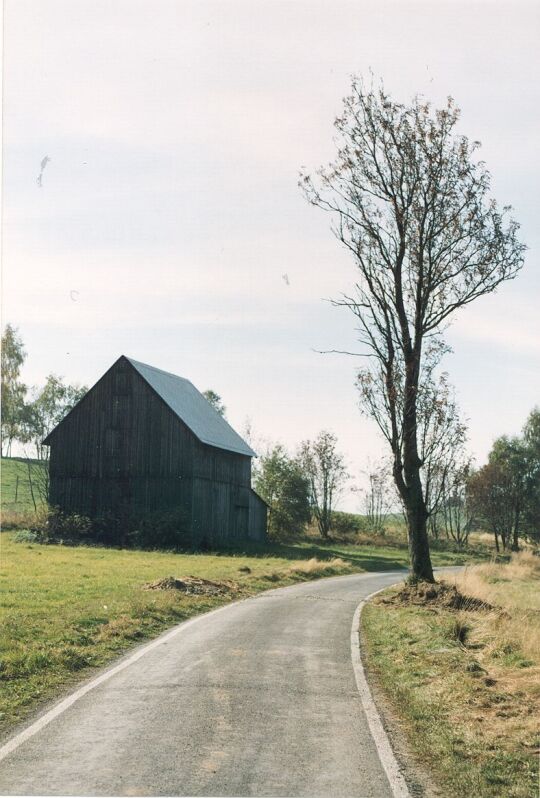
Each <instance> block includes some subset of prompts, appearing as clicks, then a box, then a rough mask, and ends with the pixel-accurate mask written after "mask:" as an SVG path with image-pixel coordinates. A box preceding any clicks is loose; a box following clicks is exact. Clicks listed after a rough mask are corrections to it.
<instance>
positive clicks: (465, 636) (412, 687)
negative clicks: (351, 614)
mask: <svg viewBox="0 0 540 798" xmlns="http://www.w3.org/2000/svg"><path fill="white" fill-rule="evenodd" d="M525 565H526V563H525V564H523V563H522V564H520V566H519V567H520V569H521V573H517V566H516V564H515V563H514V562H512V563H510V565H508V566H506V565H498V566H495V565H490V566H479V567H478V568H473V569H471V570H472V572H473V574H472V576H467V575H465V576H463V577H462V576H461V575H460V576H458V578H457V584H458V588H460V589H463V586H464V585H465V586H466V585H467V584H470V585H471V586H472V585H473V583H474V584H475V586H476V587H475V591H474V594H473V595H476V596H477V597H478V598H482V600H486V599H485V598H484V593H483V591H482V590H481V589H480V582H481V580H483V579H484V578H485V577H488V578H489V579H491V580H493V579H494V578H495V571H497V572H498V575H499V579H500V580H501V581H499V582H497V583H496V584H497V586H498V588H499V590H498V592H497V591H494V590H493V589H492V587H493V584H494V583H493V582H492V583H491V586H490V593H489V597H490V598H491V600H492V601H493V600H495V599H497V598H498V599H499V606H500V607H501V609H495V610H492V611H490V612H486V611H481V612H480V611H478V610H476V611H471V610H460V611H459V612H456V611H452V610H449V609H448V608H445V607H443V606H436V605H433V606H428V605H426V606H417V605H411V604H406V603H397V604H394V603H384V598H385V596H386V595H388V593H392V592H396V591H395V589H394V590H393V591H388V592H387V593H386V594H383V595H382V596H381V597H379V598H377V599H375V600H374V601H372V602H370V603H369V604H368V605H367V606H366V608H365V609H364V612H363V613H362V637H363V643H364V647H365V651H366V657H365V658H366V663H367V669H368V673H370V674H371V675H372V677H373V678H375V681H376V682H377V683H378V684H379V685H380V687H381V688H382V690H383V691H384V692H385V694H386V695H387V697H388V699H389V701H390V704H391V706H392V707H393V710H394V713H395V714H396V716H397V717H398V719H399V720H398V722H399V725H400V727H401V728H402V729H403V730H404V731H405V733H406V736H407V737H408V740H409V744H410V746H411V748H412V750H413V751H414V752H415V753H416V754H417V756H418V759H419V761H420V762H421V763H422V765H423V766H424V767H426V768H428V769H429V770H430V771H431V773H432V775H433V778H434V781H435V783H436V785H437V786H438V787H439V789H440V790H441V791H442V794H443V795H445V796H448V798H458V797H459V798H462V796H463V795H474V796H475V798H500V796H503V795H504V796H505V798H533V796H537V790H538V748H539V747H540V733H539V727H538V716H539V713H540V651H539V650H538V645H537V643H536V642H535V641H537V640H538V636H539V629H538V626H539V618H538V614H537V612H538V610H537V609H536V605H537V604H538V595H539V594H540V591H539V589H538V588H539V587H540V574H539V573H538V572H536V573H534V572H533V570H532V569H531V568H529V569H528V570H527V568H526V567H525ZM511 574H512V576H511V580H512V583H511V584H512V589H510V590H508V591H507V592H506V593H505V592H504V586H505V585H506V586H507V587H508V583H507V582H506V580H507V579H508V580H509V579H510V575H511ZM460 580H463V581H462V582H460ZM514 580H515V582H516V583H517V585H518V587H519V591H520V595H519V600H517V602H516V596H517V591H514V590H513V582H514ZM486 581H488V580H487V579H486ZM467 595H468V594H467ZM527 597H529V599H530V601H529V602H527ZM533 597H534V598H533ZM527 630H528V631H527Z"/></svg>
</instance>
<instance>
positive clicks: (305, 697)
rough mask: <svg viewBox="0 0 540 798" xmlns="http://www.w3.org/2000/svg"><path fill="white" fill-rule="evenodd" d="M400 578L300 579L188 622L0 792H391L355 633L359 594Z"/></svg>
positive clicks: (25, 746) (22, 751)
mask: <svg viewBox="0 0 540 798" xmlns="http://www.w3.org/2000/svg"><path fill="white" fill-rule="evenodd" d="M402 577H403V572H391V573H384V574H358V575H352V576H346V577H339V578H333V579H325V580H320V581H317V582H311V583H304V584H302V585H295V586H294V587H290V588H284V589H281V590H273V591H270V592H267V593H264V594H261V595H259V596H257V597H255V598H252V599H248V600H247V601H243V602H239V603H238V604H235V605H232V606H229V607H227V608H226V609H225V610H222V611H219V612H217V613H215V614H209V615H207V616H205V617H203V618H202V619H200V620H198V621H197V622H195V623H189V622H188V624H186V625H185V627H181V628H180V629H181V630H180V631H179V632H178V633H177V634H176V635H174V636H172V637H171V636H170V635H169V636H168V639H164V640H163V641H162V642H160V643H159V645H157V646H155V647H154V648H153V649H151V650H150V651H148V652H147V653H146V654H144V656H141V657H140V659H138V660H137V661H136V662H133V663H131V664H130V665H128V667H126V668H124V669H123V670H121V671H120V672H117V673H115V674H114V675H113V676H111V678H109V679H108V680H106V681H104V682H103V683H101V684H100V685H98V686H97V687H95V688H94V689H92V690H90V691H89V692H87V693H86V694H85V695H84V696H82V697H81V698H80V699H79V700H77V701H76V702H75V703H74V704H72V705H71V706H70V707H69V708H68V709H67V710H66V711H65V712H63V713H62V714H61V715H59V716H58V717H56V718H55V719H54V720H53V721H52V722H51V723H49V724H48V725H47V726H46V727H45V728H43V729H41V730H40V731H39V732H38V733H37V734H35V735H34V736H32V737H31V738H30V739H28V740H26V741H25V742H23V743H22V744H21V745H20V746H19V747H18V748H17V749H16V750H15V751H13V752H12V753H11V754H9V756H7V757H6V758H5V759H4V760H3V761H2V762H1V763H0V771H1V772H0V791H1V793H2V794H11V795H96V796H101V795H147V796H154V795H169V796H217V795H219V796H304V795H305V796H325V797H326V798H330V797H331V796H356V798H391V796H392V792H391V789H390V785H389V782H388V780H387V777H386V775H385V773H384V770H383V768H382V765H381V763H380V761H379V758H378V755H377V750H376V748H375V744H374V742H373V739H372V737H371V734H370V732H369V728H368V725H367V721H366V718H365V715H364V713H363V710H362V705H361V702H360V699H359V695H358V692H357V688H356V684H355V678H354V672H353V667H352V664H351V648H350V633H351V622H352V618H353V615H354V611H355V608H356V606H357V605H358V603H359V602H360V601H361V600H362V598H364V597H365V596H367V595H368V594H370V593H372V592H373V591H375V590H378V589H379V588H382V587H385V586H386V585H390V584H392V583H393V582H396V581H398V580H399V579H400V578H402Z"/></svg>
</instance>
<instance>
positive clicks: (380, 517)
mask: <svg viewBox="0 0 540 798" xmlns="http://www.w3.org/2000/svg"><path fill="white" fill-rule="evenodd" d="M391 473H392V472H391V468H390V467H389V465H388V463H387V462H385V461H382V462H380V463H378V464H376V465H374V466H372V467H371V468H369V469H368V472H367V477H368V483H369V487H368V488H367V489H366V490H364V491H362V493H363V499H364V514H365V517H366V519H367V523H368V526H369V530H370V532H373V533H374V534H375V535H384V534H385V531H386V521H387V519H388V515H389V513H390V510H391V509H392V505H393V504H394V503H395V501H396V498H397V497H396V494H395V490H394V489H393V488H392V485H391Z"/></svg>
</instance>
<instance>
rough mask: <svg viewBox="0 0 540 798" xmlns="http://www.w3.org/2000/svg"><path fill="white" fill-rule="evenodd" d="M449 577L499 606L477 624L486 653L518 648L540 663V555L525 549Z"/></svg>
mask: <svg viewBox="0 0 540 798" xmlns="http://www.w3.org/2000/svg"><path fill="white" fill-rule="evenodd" d="M446 580H447V581H449V582H452V583H453V584H454V585H455V586H456V587H457V588H458V589H459V590H460V592H461V593H464V594H465V595H467V596H472V597H474V598H477V599H480V600H482V601H485V602H487V603H489V604H491V605H493V606H495V607H498V608H500V609H498V610H496V611H494V612H492V613H490V614H489V615H488V616H486V617H485V618H484V619H483V620H482V621H478V622H477V624H476V625H475V628H476V631H477V635H478V636H480V637H483V641H484V646H485V651H486V653H487V654H490V655H493V654H495V655H496V652H498V651H500V652H506V653H510V652H511V651H518V650H519V651H521V652H522V654H523V655H524V656H525V657H526V658H527V659H531V660H533V661H535V662H537V663H538V664H539V665H540V557H538V556H536V555H535V554H533V552H531V551H522V552H519V553H517V554H513V555H512V558H511V560H510V562H509V563H507V564H500V563H487V564H485V565H474V566H471V567H469V568H466V569H465V570H464V571H463V572H462V573H459V574H454V575H452V576H451V577H446Z"/></svg>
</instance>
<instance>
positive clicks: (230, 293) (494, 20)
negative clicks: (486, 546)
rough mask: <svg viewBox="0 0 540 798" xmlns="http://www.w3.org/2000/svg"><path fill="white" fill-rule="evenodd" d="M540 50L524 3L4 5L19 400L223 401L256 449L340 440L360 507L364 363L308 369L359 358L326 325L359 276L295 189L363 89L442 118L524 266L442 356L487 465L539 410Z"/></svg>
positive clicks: (477, 309) (365, 446)
mask: <svg viewBox="0 0 540 798" xmlns="http://www.w3.org/2000/svg"><path fill="white" fill-rule="evenodd" d="M539 33H540V5H539V4H538V3H536V2H530V3H525V2H516V1H514V0H512V2H510V0H508V2H504V3H498V2H491V0H483V1H482V2H468V1H466V2H460V1H459V0H454V1H453V2H439V1H438V0H430V1H429V2H408V0H402V1H401V2H392V3H387V2H364V0H357V2H343V1H342V0H325V1H324V2H319V1H318V0H309V1H308V2H300V1H297V0H286V1H282V0H257V1H256V2H253V0H248V2H238V1H237V0H219V2H207V0H194V1H193V2H191V0H174V1H172V2H171V1H170V0H144V1H141V0H106V2H103V1H100V0H97V1H96V0H31V1H28V0H5V17H4V102H3V109H4V119H3V137H4V155H3V292H2V317H3V323H4V324H5V323H7V322H10V323H12V324H14V325H15V326H17V327H18V328H19V332H20V335H21V337H22V339H23V341H24V343H25V347H26V350H27V361H26V364H25V367H24V372H23V377H24V379H25V381H26V382H27V383H28V384H29V385H38V384H40V383H43V381H44V379H45V377H46V375H47V374H49V373H55V374H58V375H62V376H64V377H65V378H66V379H67V380H68V381H69V382H74V383H84V384H87V385H91V384H93V383H94V382H95V381H96V380H97V379H98V378H99V377H100V376H101V375H102V374H103V373H104V372H105V371H106V370H107V369H108V368H109V366H110V365H111V364H112V363H113V362H114V361H115V360H116V359H117V358H118V357H119V356H120V355H121V354H126V355H128V356H131V357H134V358H135V359H137V360H141V361H143V362H147V363H150V364H152V365H154V366H157V367H159V368H162V369H165V370H168V371H172V372H174V373H176V374H180V375H182V376H184V377H187V378H188V379H190V380H191V381H192V382H193V383H194V384H195V385H196V386H197V387H198V388H199V389H200V390H204V389H206V388H212V389H213V390H215V391H217V392H218V393H219V394H220V395H221V396H222V398H223V401H224V403H225V405H226V407H227V417H228V419H229V421H230V423H231V424H232V425H233V426H234V427H235V428H236V429H238V431H239V432H241V433H242V431H243V430H244V428H245V424H246V419H248V418H249V420H250V423H251V426H252V429H253V431H254V434H255V438H256V440H257V441H258V442H259V444H260V446H262V445H263V442H264V441H281V442H283V443H284V444H285V445H286V446H288V447H289V448H290V449H291V450H292V449H294V447H295V446H296V445H297V444H298V443H299V442H300V441H302V440H304V439H306V438H313V437H315V435H316V434H317V433H318V432H319V431H320V430H321V429H329V430H331V431H333V432H334V433H335V434H336V435H337V436H338V440H339V446H340V448H341V450H342V451H343V453H344V454H345V456H346V459H347V462H348V464H349V469H350V472H351V474H352V476H353V479H352V480H351V485H353V484H354V483H356V484H359V485H362V484H363V480H364V479H365V477H363V476H362V474H363V472H365V471H366V469H368V468H369V467H370V465H371V464H373V463H375V462H376V461H377V460H378V459H380V457H381V456H382V455H383V454H384V453H385V448H384V443H383V441H382V440H381V438H380V436H379V434H378V432H377V430H376V427H375V425H374V423H373V422H372V421H371V420H369V419H367V418H365V417H363V416H362V415H361V414H360V412H359V409H358V402H357V395H356V391H355V387H354V379H355V373H356V371H357V370H358V368H359V367H360V366H361V361H359V360H358V359H356V358H351V357H348V356H346V355H328V354H320V353H319V350H328V349H345V350H352V349H354V347H355V340H356V338H355V320H354V317H353V316H352V315H351V314H350V313H349V312H348V311H347V310H346V309H344V308H337V307H334V306H333V305H332V304H331V302H330V301H329V300H330V299H332V298H338V297H339V295H340V294H341V293H342V292H347V291H350V289H351V286H352V285H353V284H354V281H355V267H354V262H353V261H352V259H351V258H350V256H349V255H348V253H347V252H346V251H344V250H343V248H340V245H339V244H338V242H337V241H336V239H335V238H334V237H333V235H332V233H331V231H330V219H329V217H328V216H327V215H326V214H324V213H323V212H322V211H320V210H319V209H317V208H314V207H312V206H310V205H309V204H308V203H307V202H306V201H305V199H304V197H303V196H302V193H301V192H300V190H299V188H298V186H297V182H298V173H299V171H300V169H302V168H306V169H307V170H308V171H311V172H313V171H315V170H316V169H317V168H318V167H319V166H320V165H322V164H326V163H328V162H329V161H330V160H332V158H333V156H334V153H335V141H334V129H333V120H334V118H335V117H336V115H337V114H338V113H339V112H340V109H341V102H342V98H343V97H344V96H345V95H346V94H347V93H348V90H349V87H350V79H351V75H353V74H357V75H364V76H368V75H369V73H370V70H371V71H372V72H373V73H374V74H375V76H377V78H381V79H382V80H383V81H384V84H385V87H386V89H387V91H388V92H389V93H390V94H392V96H393V97H394V98H395V99H397V100H400V101H403V102H407V101H409V100H410V99H411V98H412V97H413V96H414V95H415V94H421V95H423V96H424V97H425V98H426V99H427V100H429V101H431V102H433V103H435V104H442V103H444V101H445V98H446V97H447V96H448V95H452V96H453V97H454V98H455V100H456V102H457V104H458V105H459V106H460V107H461V109H462V117H461V121H460V132H462V133H465V134H466V135H468V136H469V137H470V138H471V139H474V140H480V141H481V142H482V145H483V146H482V150H481V157H482V159H483V160H485V161H486V164H487V166H488V168H489V170H490V171H491V173H492V176H493V194H494V196H495V197H496V198H497V199H498V200H499V201H500V203H501V204H511V205H512V206H513V207H514V216H515V217H516V218H517V219H518V220H519V221H520V223H521V225H522V229H521V237H522V240H523V241H524V242H525V243H526V244H527V245H528V247H529V249H528V252H527V255H526V264H525V267H524V269H523V271H522V272H521V274H520V275H519V277H518V278H517V279H516V280H515V281H513V282H511V283H506V284H504V285H503V286H502V287H501V288H500V289H499V291H498V292H497V293H496V294H494V295H490V296H488V297H484V298H482V299H480V300H479V301H478V302H476V303H474V304H473V305H471V306H469V307H468V308H466V309H464V310H463V311H461V312H460V314H459V315H458V316H457V317H456V318H455V319H454V322H453V324H452V327H451V328H450V330H449V331H448V333H447V340H448V341H449V343H450V344H451V346H452V348H453V352H452V354H450V355H449V356H447V358H446V361H445V369H446V370H447V371H448V372H449V375H450V379H451V381H452V382H453V384H454V385H455V387H456V393H457V397H458V401H459V404H460V407H461V410H462V414H463V417H464V418H465V419H467V420H468V424H469V449H470V452H471V453H472V454H473V455H474V457H475V458H476V462H477V463H478V464H481V463H482V462H483V461H484V460H485V458H486V456H487V453H488V451H489V449H490V447H491V444H492V442H493V440H494V439H495V438H496V437H497V436H499V435H502V434H518V433H519V432H520V429H521V427H522V425H523V423H524V421H525V419H526V417H527V415H528V413H529V412H530V411H531V409H532V408H533V407H534V406H535V404H538V403H539V402H540V369H539V368H538V365H539V355H540V314H539V313H538V306H539V299H540V268H539V265H540V264H539V247H540V232H539V228H538V218H539V217H540V207H539V205H540V202H539V192H538V184H539V156H538V129H539V116H540V112H539V108H540V102H539V101H540V96H539V95H540V89H539V86H540V81H539V77H540V75H539V71H540V70H539V63H540V58H539V56H538V47H537V42H538V36H539ZM359 505H360V498H359V496H358V495H357V494H354V493H352V492H351V491H347V492H346V493H345V495H344V496H343V498H342V507H343V508H344V509H349V510H357V509H360V506H359Z"/></svg>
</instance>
